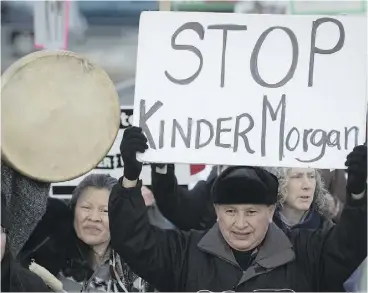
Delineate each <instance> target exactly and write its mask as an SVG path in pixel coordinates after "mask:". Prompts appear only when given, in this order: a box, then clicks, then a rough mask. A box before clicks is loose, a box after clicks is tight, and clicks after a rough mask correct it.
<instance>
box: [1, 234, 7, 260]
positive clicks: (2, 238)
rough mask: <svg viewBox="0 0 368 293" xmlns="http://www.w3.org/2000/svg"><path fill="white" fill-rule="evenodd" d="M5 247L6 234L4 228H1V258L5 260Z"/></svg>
mask: <svg viewBox="0 0 368 293" xmlns="http://www.w3.org/2000/svg"><path fill="white" fill-rule="evenodd" d="M5 247H6V234H5V232H4V231H3V229H1V251H0V253H1V260H3V257H4V253H5Z"/></svg>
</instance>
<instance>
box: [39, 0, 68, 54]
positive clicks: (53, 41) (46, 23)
mask: <svg viewBox="0 0 368 293" xmlns="http://www.w3.org/2000/svg"><path fill="white" fill-rule="evenodd" d="M69 1H70V0H44V1H35V2H34V18H33V22H34V32H35V46H36V48H42V49H63V50H65V49H67V46H68V20H69V17H68V15H69V6H70V3H69Z"/></svg>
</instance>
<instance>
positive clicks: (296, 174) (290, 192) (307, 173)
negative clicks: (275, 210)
mask: <svg viewBox="0 0 368 293" xmlns="http://www.w3.org/2000/svg"><path fill="white" fill-rule="evenodd" d="M287 176H288V183H287V186H286V193H287V194H286V200H285V203H284V204H285V205H287V206H288V207H290V208H294V209H296V210H299V211H307V210H309V208H310V206H311V204H312V202H313V197H314V192H315V190H316V171H315V169H307V168H292V169H291V170H289V172H288V174H287Z"/></svg>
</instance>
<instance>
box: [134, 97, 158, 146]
mask: <svg viewBox="0 0 368 293" xmlns="http://www.w3.org/2000/svg"><path fill="white" fill-rule="evenodd" d="M163 105H164V104H163V103H162V102H160V101H157V102H155V103H154V104H153V106H152V107H151V109H149V110H148V112H147V113H146V101H145V100H141V101H140V104H139V127H141V128H142V131H143V133H144V134H145V135H146V137H147V140H148V143H149V146H150V148H151V149H154V150H155V149H156V144H155V141H154V140H153V137H152V134H151V131H150V130H149V128H148V125H147V120H148V119H149V118H150V117H151V116H152V115H153V114H155V113H156V112H157V111H158V109H160V108H161V107H162V106H163Z"/></svg>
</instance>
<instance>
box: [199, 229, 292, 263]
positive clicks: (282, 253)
mask: <svg viewBox="0 0 368 293" xmlns="http://www.w3.org/2000/svg"><path fill="white" fill-rule="evenodd" d="M292 247H293V246H292V244H291V242H290V241H289V239H288V238H287V236H286V235H285V233H284V232H282V230H280V229H279V228H278V227H277V226H276V225H275V224H274V223H271V224H270V226H269V228H268V231H267V234H266V237H265V239H264V241H263V243H262V244H261V246H260V247H259V249H258V253H257V256H256V259H255V262H256V263H257V264H258V265H260V266H261V267H264V268H266V269H272V268H276V267H278V266H282V265H284V264H286V263H288V262H291V261H293V260H294V258H295V253H294V251H293V249H292ZM198 248H199V249H201V250H202V251H205V252H207V253H210V254H213V255H215V256H217V257H219V258H221V259H223V260H225V261H227V262H229V263H231V264H233V265H235V266H237V267H239V265H238V263H237V261H236V260H235V257H234V255H233V253H232V251H231V248H230V247H229V245H228V244H227V243H226V241H225V239H224V238H223V236H222V234H221V232H220V229H219V226H218V223H216V224H215V225H214V226H213V227H212V228H211V229H210V230H209V231H208V232H207V233H206V234H205V235H204V236H203V238H202V239H201V240H200V241H199V243H198Z"/></svg>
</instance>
